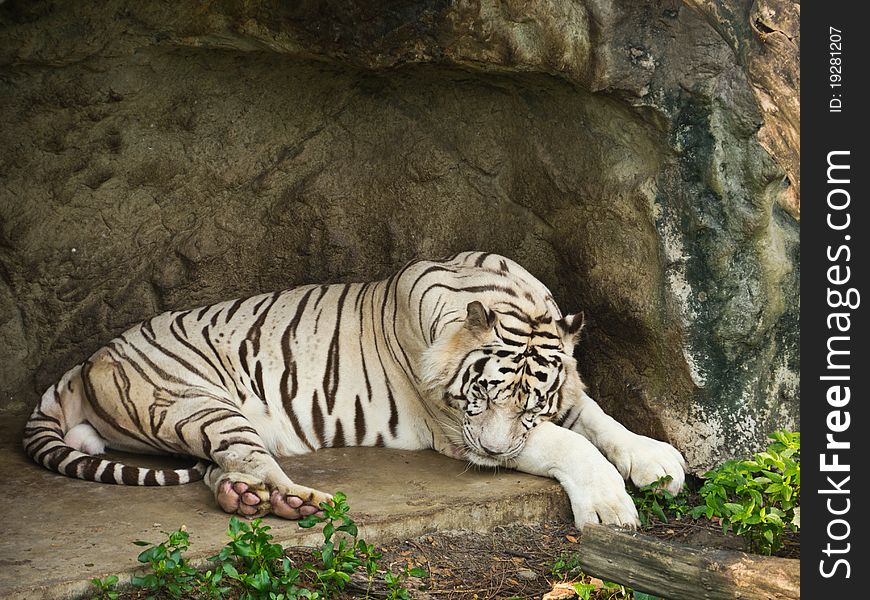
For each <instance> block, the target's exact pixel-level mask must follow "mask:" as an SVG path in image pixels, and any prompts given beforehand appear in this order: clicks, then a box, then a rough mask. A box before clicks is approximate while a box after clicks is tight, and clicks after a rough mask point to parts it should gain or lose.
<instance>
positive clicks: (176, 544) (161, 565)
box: [131, 528, 196, 598]
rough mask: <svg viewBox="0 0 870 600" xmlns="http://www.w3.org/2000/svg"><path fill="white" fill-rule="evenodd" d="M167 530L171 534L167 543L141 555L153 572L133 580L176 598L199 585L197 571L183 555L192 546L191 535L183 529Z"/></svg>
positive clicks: (140, 558)
mask: <svg viewBox="0 0 870 600" xmlns="http://www.w3.org/2000/svg"><path fill="white" fill-rule="evenodd" d="M163 533H164V534H165V535H166V536H167V539H166V541H165V542H161V543H159V544H157V545H156V546H149V547H148V548H147V549H146V550H143V551H142V552H141V553H140V554H139V557H138V560H139V562H141V563H146V564H148V565H150V567H151V573H147V574H145V575H136V576H134V577H133V579H132V582H131V583H132V584H133V585H134V586H136V587H141V588H144V589H146V590H149V591H151V592H154V594H157V593H160V592H163V593H166V594H169V596H171V597H172V598H182V597H184V596H185V595H187V594H189V593H190V592H192V591H193V590H194V589H195V587H196V571H195V570H194V569H193V568H192V567H190V566H189V565H188V564H187V561H186V560H185V559H184V557H183V556H182V555H183V554H184V552H185V551H187V549H188V548H189V547H190V537H189V535H188V533H187V531H185V530H184V529H183V528H182V529H178V530H176V531H173V532H172V533H167V532H165V531H164V532H163ZM134 543H135V544H136V545H137V546H148V545H149V544H148V542H143V541H136V542H134ZM151 597H153V596H149V598H151Z"/></svg>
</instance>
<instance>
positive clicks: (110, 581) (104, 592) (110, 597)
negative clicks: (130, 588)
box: [91, 575, 120, 600]
mask: <svg viewBox="0 0 870 600" xmlns="http://www.w3.org/2000/svg"><path fill="white" fill-rule="evenodd" d="M117 583H118V576H117V575H109V576H108V577H105V578H103V579H100V578H99V577H94V578H93V579H91V585H92V586H94V587H95V588H97V591H98V593H97V595H95V596H92V597H91V600H115V598H117V597H118V596H119V595H120V594H119V593H118V592H116V591H115V590H114V589H112V588H114V587H115V586H116V585H117Z"/></svg>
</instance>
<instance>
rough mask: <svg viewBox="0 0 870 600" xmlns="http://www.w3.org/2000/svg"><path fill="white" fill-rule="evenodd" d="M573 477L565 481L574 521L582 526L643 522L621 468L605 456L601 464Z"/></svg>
mask: <svg viewBox="0 0 870 600" xmlns="http://www.w3.org/2000/svg"><path fill="white" fill-rule="evenodd" d="M573 479H574V481H572V483H573V485H567V486H565V484H564V483H563V486H565V488H566V491H567V492H568V496H569V498H570V500H571V509H572V511H573V513H574V525H575V527H577V529H580V530H582V529H583V528H584V526H586V525H587V524H589V523H603V524H605V525H617V526H620V527H631V528H635V527H637V526H638V525H639V524H640V520H639V518H638V515H637V508H636V507H635V505H634V501H633V500H632V499H631V496H629V495H628V492H626V490H625V482H624V481H623V480H622V477H620V475H619V472H618V471H617V470H616V469H615V468H614V467H613V465H611V464H610V463H608V462H606V461H605V460H604V458H603V457H602V460H601V461H600V464H597V465H594V466H587V467H586V468H585V469H583V470H582V472H581V473H579V474H578V475H577V476H575V478H573Z"/></svg>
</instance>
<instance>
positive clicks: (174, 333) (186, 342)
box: [169, 315, 227, 386]
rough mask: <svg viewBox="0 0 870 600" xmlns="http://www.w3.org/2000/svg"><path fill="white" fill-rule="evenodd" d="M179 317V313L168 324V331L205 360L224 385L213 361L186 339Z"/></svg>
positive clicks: (221, 375)
mask: <svg viewBox="0 0 870 600" xmlns="http://www.w3.org/2000/svg"><path fill="white" fill-rule="evenodd" d="M180 317H181V315H179V317H176V319H175V320H174V321H173V322H172V323H171V324H170V325H169V332H170V333H171V334H172V335H173V336H174V337H175V339H176V340H178V341H179V342H181V344H182V345H183V346H184V347H185V348H187V349H188V350H190V351H192V352H194V353H195V354H196V355H198V356H199V357H200V358H202V360H203V361H204V362H205V364H207V365H208V366H209V367H211V368H212V370H213V371H214V372H215V373H216V374H217V376H218V379H220V381H221V384H222V385H224V386H226V384H227V382H226V380H225V379H224V376H223V374H222V373H221V372H220V369H218V368H217V367H216V366H215V364H214V363H213V362H211V360H209V358H208V357H207V356H206V355H205V353H204V352H203V351H202V350H200V349H199V348H197V347H196V346H194V345H193V344H191V343H190V342H189V341H188V340H187V332H186V331H185V330H184V327H183V326H182V325H181V319H180ZM176 324H177V325H178V328H179V329H181V333H182V335H179V334H178V332H177V331H176V330H175V327H176ZM203 379H205V380H206V381H209V382H210V380H209V379H208V378H207V377H203Z"/></svg>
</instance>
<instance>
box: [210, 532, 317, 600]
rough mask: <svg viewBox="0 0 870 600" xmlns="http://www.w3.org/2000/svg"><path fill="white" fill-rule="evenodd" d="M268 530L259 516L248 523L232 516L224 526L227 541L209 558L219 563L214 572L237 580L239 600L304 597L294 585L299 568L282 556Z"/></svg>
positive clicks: (283, 599) (278, 546)
mask: <svg viewBox="0 0 870 600" xmlns="http://www.w3.org/2000/svg"><path fill="white" fill-rule="evenodd" d="M270 529H271V527H269V526H268V525H264V524H263V521H262V519H254V520H253V521H251V523H250V524H248V523H245V522H244V521H241V520H240V519H239V518H238V517H232V518H231V519H230V524H229V528H228V529H227V536H228V537H229V538H230V541H229V542H227V545H226V546H224V547H223V548H221V551H220V552H219V553H218V554H217V556H213V557H211V558H210V559H209V560H214V561H218V562H219V563H220V564H219V566H218V568H217V570H216V572H217V573H220V572H223V573H226V575H227V576H228V577H230V578H232V579H235V580H236V581H238V582H239V584H240V585H241V586H242V592H241V595H240V598H241V600H255V599H261V598H263V599H267V600H286V599H289V598H297V597H300V596H301V597H306V596H305V595H304V594H302V589H300V588H299V587H298V586H297V585H296V582H297V580H298V579H299V570H298V569H295V568H293V566H292V565H291V564H290V559H289V558H287V557H285V556H284V548H283V547H282V546H281V544H274V543H272V534H270V533H269V530H270ZM306 591H307V590H306ZM308 597H310V594H309V595H308Z"/></svg>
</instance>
